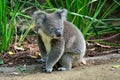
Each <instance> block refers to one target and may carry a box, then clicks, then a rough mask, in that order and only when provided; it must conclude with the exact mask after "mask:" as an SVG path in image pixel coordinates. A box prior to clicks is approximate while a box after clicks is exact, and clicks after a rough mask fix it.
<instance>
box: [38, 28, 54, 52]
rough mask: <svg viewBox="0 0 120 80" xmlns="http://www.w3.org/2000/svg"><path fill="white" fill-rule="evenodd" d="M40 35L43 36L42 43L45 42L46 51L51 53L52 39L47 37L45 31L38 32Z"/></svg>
mask: <svg viewBox="0 0 120 80" xmlns="http://www.w3.org/2000/svg"><path fill="white" fill-rule="evenodd" d="M38 34H40V35H41V37H42V41H43V43H44V46H45V48H46V51H47V53H49V52H50V50H51V40H52V38H51V37H50V36H48V35H46V34H45V33H44V32H43V30H41V29H39V30H38Z"/></svg>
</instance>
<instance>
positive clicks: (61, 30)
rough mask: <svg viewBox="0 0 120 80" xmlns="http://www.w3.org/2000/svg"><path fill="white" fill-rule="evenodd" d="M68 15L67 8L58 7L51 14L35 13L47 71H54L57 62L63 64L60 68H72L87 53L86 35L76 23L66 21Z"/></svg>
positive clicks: (39, 41) (34, 16)
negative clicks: (84, 35)
mask: <svg viewBox="0 0 120 80" xmlns="http://www.w3.org/2000/svg"><path fill="white" fill-rule="evenodd" d="M66 16H67V10H66V9H58V10H56V11H55V12H53V13H50V14H48V13H46V12H42V11H36V12H34V14H33V18H34V20H35V24H36V27H37V32H38V34H37V37H38V45H39V48H40V52H41V55H42V59H43V60H44V61H46V71H47V72H52V70H53V66H54V65H55V64H56V63H57V62H59V64H61V65H62V67H60V68H59V70H70V69H71V68H72V66H73V65H74V64H75V63H80V62H81V60H82V59H83V56H84V55H85V51H86V44H85V40H84V37H83V35H82V33H81V32H80V30H79V29H77V27H76V26H75V25H73V24H72V23H71V22H68V21H66Z"/></svg>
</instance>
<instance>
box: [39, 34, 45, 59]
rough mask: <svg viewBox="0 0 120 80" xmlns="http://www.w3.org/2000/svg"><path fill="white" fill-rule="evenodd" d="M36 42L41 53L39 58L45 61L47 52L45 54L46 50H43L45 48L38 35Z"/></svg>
mask: <svg viewBox="0 0 120 80" xmlns="http://www.w3.org/2000/svg"><path fill="white" fill-rule="evenodd" d="M37 39H38V40H37V41H38V46H39V49H40V52H41V56H42V59H43V60H44V61H46V58H47V52H46V49H45V46H44V43H43V41H42V39H41V36H40V35H39V34H38V35H37Z"/></svg>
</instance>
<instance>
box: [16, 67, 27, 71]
mask: <svg viewBox="0 0 120 80" xmlns="http://www.w3.org/2000/svg"><path fill="white" fill-rule="evenodd" d="M17 69H18V70H19V71H20V72H25V71H26V67H24V66H19V67H18V68H17Z"/></svg>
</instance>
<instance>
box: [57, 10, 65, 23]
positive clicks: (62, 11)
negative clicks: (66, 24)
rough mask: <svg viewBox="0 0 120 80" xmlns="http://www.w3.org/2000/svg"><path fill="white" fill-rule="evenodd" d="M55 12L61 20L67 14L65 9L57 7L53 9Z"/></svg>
mask: <svg viewBox="0 0 120 80" xmlns="http://www.w3.org/2000/svg"><path fill="white" fill-rule="evenodd" d="M55 14H56V15H57V16H58V17H59V18H60V19H62V20H63V21H65V20H66V16H67V10H66V9H57V10H56V11H55Z"/></svg>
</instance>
